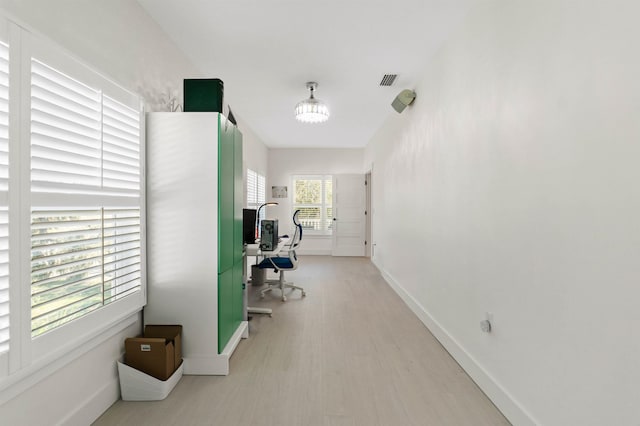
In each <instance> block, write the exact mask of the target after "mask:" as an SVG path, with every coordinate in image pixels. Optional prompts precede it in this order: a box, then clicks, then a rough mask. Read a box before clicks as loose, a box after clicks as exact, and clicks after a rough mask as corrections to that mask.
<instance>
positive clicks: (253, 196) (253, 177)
mask: <svg viewBox="0 0 640 426" xmlns="http://www.w3.org/2000/svg"><path fill="white" fill-rule="evenodd" d="M257 176H258V175H257V173H256V172H254V171H253V170H251V169H247V207H249V208H252V207H253V208H256V204H257V203H258V186H257V185H258V178H257Z"/></svg>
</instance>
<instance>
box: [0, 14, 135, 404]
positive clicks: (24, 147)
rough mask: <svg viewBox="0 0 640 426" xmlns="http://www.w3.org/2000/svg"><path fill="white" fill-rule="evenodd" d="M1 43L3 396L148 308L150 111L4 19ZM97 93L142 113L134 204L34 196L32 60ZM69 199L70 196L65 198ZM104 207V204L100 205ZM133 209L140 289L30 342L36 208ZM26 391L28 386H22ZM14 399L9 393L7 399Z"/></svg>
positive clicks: (75, 196) (94, 197) (126, 92)
mask: <svg viewBox="0 0 640 426" xmlns="http://www.w3.org/2000/svg"><path fill="white" fill-rule="evenodd" d="M0 39H2V41H3V42H5V43H6V44H8V45H9V49H10V73H9V80H10V89H9V91H10V103H9V109H10V115H9V127H10V132H9V194H8V204H9V221H10V224H9V233H10V234H9V244H10V265H9V267H10V272H11V273H10V283H9V289H10V293H9V294H10V301H9V302H10V347H9V351H8V352H4V353H2V354H0V395H2V396H3V397H5V395H9V394H13V393H14V391H15V392H17V389H19V388H20V386H15V385H16V384H17V383H20V381H22V380H24V379H25V378H26V377H31V376H34V375H35V376H42V375H43V374H47V373H46V372H45V368H44V367H45V366H48V365H57V364H55V363H54V361H56V360H59V359H61V358H64V359H68V358H71V357H73V358H75V357H76V356H79V355H80V354H82V353H85V352H86V351H87V350H89V349H90V348H91V347H93V346H95V345H96V344H98V343H99V342H102V341H105V340H106V339H108V338H110V337H111V336H113V335H114V334H115V333H118V332H119V331H120V330H123V329H124V328H126V327H129V326H130V325H131V324H133V323H134V322H135V321H137V320H138V319H139V316H138V315H137V314H138V313H139V312H140V311H141V310H142V308H143V307H144V305H145V304H146V266H145V265H146V247H145V241H146V232H145V230H146V223H145V217H146V211H145V209H146V203H145V167H144V165H145V124H144V123H145V114H144V104H143V102H142V99H141V98H140V97H139V96H138V95H137V94H135V93H133V92H131V91H129V90H127V89H125V88H123V87H121V86H119V85H118V84H116V83H114V82H113V81H111V80H110V79H108V78H107V77H105V76H103V75H101V74H100V73H98V72H96V71H95V70H93V69H92V68H91V67H89V66H87V65H85V64H84V63H83V62H82V61H81V60H79V59H77V58H76V57H75V56H73V55H71V54H69V53H68V52H67V51H65V50H64V49H63V48H61V47H59V46H58V45H56V44H54V43H53V42H50V41H49V40H47V39H46V38H44V37H41V36H39V35H37V34H34V33H32V32H30V31H28V30H26V29H24V28H23V27H21V26H19V25H17V24H15V23H13V22H11V21H9V20H7V19H5V18H4V17H1V16H0ZM32 57H33V58H36V59H37V60H39V61H41V62H43V63H45V64H46V65H48V66H50V67H52V68H54V69H56V70H58V71H60V72H62V73H65V74H67V75H70V76H72V77H73V78H75V79H77V80H79V81H81V82H82V83H84V84H86V85H90V86H92V87H94V88H98V89H99V90H100V91H101V92H102V94H103V95H104V96H107V97H109V98H111V99H113V100H115V101H117V102H119V103H122V104H124V105H126V106H129V107H131V108H133V109H134V111H136V112H137V113H138V119H139V150H140V158H139V161H140V166H139V170H140V188H139V191H137V194H136V195H135V196H134V197H129V198H130V199H129V200H126V199H124V197H109V196H102V195H99V194H95V195H92V196H87V195H84V194H63V195H64V196H61V194H51V193H32V192H31V185H30V183H31V174H30V168H31V163H30V158H31V152H30V151H31V139H30V135H31V113H30V109H31V89H30V87H31V67H30V63H31V58H32ZM65 197H66V198H65ZM96 203H98V204H96ZM96 205H97V206H101V207H107V208H108V207H112V208H127V207H134V208H136V209H139V210H140V291H139V292H137V293H136V294H134V295H130V296H128V297H124V298H122V299H119V300H118V301H117V302H114V303H110V304H107V305H104V306H102V307H100V308H99V309H96V310H95V311H92V312H90V313H88V314H86V315H84V316H82V317H80V318H78V319H76V320H73V321H70V322H68V323H66V324H64V325H62V326H60V327H57V328H56V329H54V330H51V331H48V332H47V333H44V334H42V335H40V336H37V337H36V338H32V337H31V294H30V292H31V289H30V286H29V285H23V284H24V283H30V282H31V278H30V277H31V211H32V210H34V209H38V208H43V207H44V208H47V207H56V206H57V207H65V208H69V209H71V208H86V207H94V206H96ZM21 386H22V385H21ZM7 397H8V396H7Z"/></svg>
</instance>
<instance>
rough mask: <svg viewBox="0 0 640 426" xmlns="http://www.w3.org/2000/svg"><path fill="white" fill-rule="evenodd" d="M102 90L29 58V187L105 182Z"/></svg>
mask: <svg viewBox="0 0 640 426" xmlns="http://www.w3.org/2000/svg"><path fill="white" fill-rule="evenodd" d="M101 109H102V108H101V94H100V92H99V91H98V90H94V89H91V88H89V87H87V86H85V85H84V84H82V83H80V82H78V81H77V80H74V79H73V78H71V77H68V76H66V75H64V74H62V73H60V72H58V71H56V70H54V69H53V68H50V67H48V66H47V65H45V64H43V63H41V62H39V61H37V60H35V59H33V60H32V61H31V188H32V190H33V191H45V192H68V191H73V192H83V190H84V191H86V190H87V189H88V188H90V187H93V188H96V187H99V186H100V183H101V182H100V181H101V161H102V160H101V155H102V153H101V151H102V149H101V148H102V147H101V145H102V141H101V119H102V117H101V115H102V114H101V113H102V111H101Z"/></svg>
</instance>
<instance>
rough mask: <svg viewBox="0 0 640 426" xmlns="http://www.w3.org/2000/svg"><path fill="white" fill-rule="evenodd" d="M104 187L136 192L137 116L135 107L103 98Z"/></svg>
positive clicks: (138, 174)
mask: <svg viewBox="0 0 640 426" xmlns="http://www.w3.org/2000/svg"><path fill="white" fill-rule="evenodd" d="M103 143H104V144H103V150H104V154H103V155H104V160H103V168H104V177H103V185H104V188H105V189H106V188H110V189H111V190H113V191H115V192H117V193H121V194H122V195H129V196H134V197H137V196H139V195H140V117H139V113H138V111H136V110H134V109H132V108H129V107H127V106H125V105H123V104H121V103H119V102H117V101H115V100H113V99H110V98H109V97H107V96H105V97H104V99H103Z"/></svg>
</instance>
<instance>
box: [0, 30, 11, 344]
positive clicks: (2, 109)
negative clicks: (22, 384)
mask: <svg viewBox="0 0 640 426" xmlns="http://www.w3.org/2000/svg"><path fill="white" fill-rule="evenodd" d="M8 183H9V46H7V45H6V44H4V43H1V42H0V194H1V195H0V353H3V352H6V351H8V350H9V209H8V194H7V190H8Z"/></svg>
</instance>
